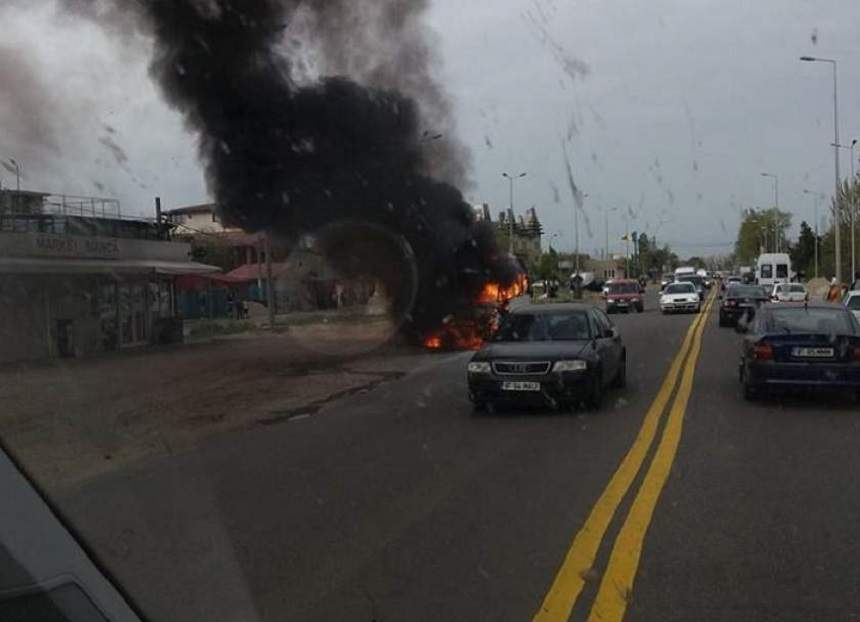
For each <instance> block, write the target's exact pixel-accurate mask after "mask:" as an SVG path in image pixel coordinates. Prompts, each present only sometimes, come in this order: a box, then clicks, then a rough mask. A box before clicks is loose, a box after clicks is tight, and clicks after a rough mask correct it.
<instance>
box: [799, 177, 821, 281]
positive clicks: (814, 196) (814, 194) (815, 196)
mask: <svg viewBox="0 0 860 622" xmlns="http://www.w3.org/2000/svg"><path fill="white" fill-rule="evenodd" d="M803 194H811V195H812V202H813V205H814V207H813V209H814V210H815V278H816V279H817V278H818V198H819V193H818V192H812V191H811V190H807V189H806V188H804V189H803Z"/></svg>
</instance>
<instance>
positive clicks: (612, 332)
mask: <svg viewBox="0 0 860 622" xmlns="http://www.w3.org/2000/svg"><path fill="white" fill-rule="evenodd" d="M619 334H620V333H619V332H618V328H616V327H615V326H613V327H612V328H608V329H606V330H604V331H603V336H604V337H606V338H607V339H615V338H616V337H618V335H619Z"/></svg>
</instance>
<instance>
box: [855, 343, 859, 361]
mask: <svg viewBox="0 0 860 622" xmlns="http://www.w3.org/2000/svg"><path fill="white" fill-rule="evenodd" d="M854 360H855V361H860V346H854Z"/></svg>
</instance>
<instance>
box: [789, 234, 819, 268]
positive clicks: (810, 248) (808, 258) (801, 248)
mask: <svg viewBox="0 0 860 622" xmlns="http://www.w3.org/2000/svg"><path fill="white" fill-rule="evenodd" d="M790 255H791V264H792V266H794V270H795V271H796V272H800V273H803V274H805V275H808V276H812V275H813V273H814V270H815V233H814V232H813V231H812V227H810V226H809V225H808V224H807V223H806V221H803V222H802V223H800V235H799V236H798V238H797V244H795V245H793V246H792V247H791V251H790Z"/></svg>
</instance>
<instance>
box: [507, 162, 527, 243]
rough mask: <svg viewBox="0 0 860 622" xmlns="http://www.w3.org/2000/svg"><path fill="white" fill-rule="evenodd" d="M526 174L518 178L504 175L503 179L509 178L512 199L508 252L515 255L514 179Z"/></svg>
mask: <svg viewBox="0 0 860 622" xmlns="http://www.w3.org/2000/svg"><path fill="white" fill-rule="evenodd" d="M525 176H526V174H525V173H520V174H519V175H516V176H513V177H512V176H511V175H508V174H507V173H502V177H505V178H507V180H508V184H509V198H510V210H511V213H510V215H509V218H510V222H509V223H508V252H509V253H510V254H511V255H513V254H514V179H520V178H521V177H525Z"/></svg>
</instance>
